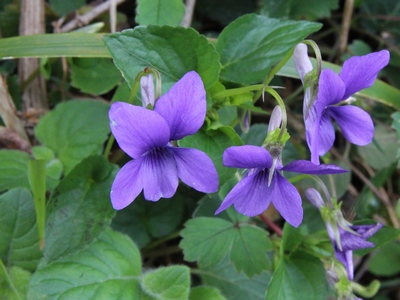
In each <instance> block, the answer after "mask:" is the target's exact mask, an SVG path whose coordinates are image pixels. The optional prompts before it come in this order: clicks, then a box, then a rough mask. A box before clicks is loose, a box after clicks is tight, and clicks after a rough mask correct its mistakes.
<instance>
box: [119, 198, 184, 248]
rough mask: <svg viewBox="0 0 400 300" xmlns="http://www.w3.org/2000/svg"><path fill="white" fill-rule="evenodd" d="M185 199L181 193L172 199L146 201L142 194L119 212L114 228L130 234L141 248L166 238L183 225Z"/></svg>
mask: <svg viewBox="0 0 400 300" xmlns="http://www.w3.org/2000/svg"><path fill="white" fill-rule="evenodd" d="M184 205H185V203H184V197H182V196H180V195H179V193H177V194H175V196H174V197H172V198H171V199H161V200H160V201H157V202H152V201H146V200H144V198H143V194H140V195H139V196H138V197H137V198H136V199H135V201H134V202H133V203H132V204H130V205H129V206H128V207H126V208H124V209H123V210H120V211H118V212H117V216H116V218H114V219H113V223H112V227H113V228H114V229H116V230H118V231H120V232H123V233H125V234H128V235H129V236H130V237H131V238H132V239H133V240H134V241H135V243H136V244H137V245H138V246H139V248H142V247H144V246H145V245H147V244H148V243H149V242H150V241H152V240H153V239H157V238H162V237H165V236H166V235H168V234H171V233H172V232H173V231H175V230H176V229H177V228H178V226H180V225H181V221H182V218H183V213H184Z"/></svg>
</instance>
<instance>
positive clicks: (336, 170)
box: [281, 160, 348, 175]
mask: <svg viewBox="0 0 400 300" xmlns="http://www.w3.org/2000/svg"><path fill="white" fill-rule="evenodd" d="M281 170H283V171H288V172H297V173H302V174H313V175H326V174H340V173H346V172H348V170H345V169H342V168H341V167H339V166H336V165H329V164H322V165H317V164H314V163H312V162H311V161H308V160H296V161H293V162H291V163H289V164H287V165H286V166H284V167H283V168H282V169H281Z"/></svg>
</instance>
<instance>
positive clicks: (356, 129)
mask: <svg viewBox="0 0 400 300" xmlns="http://www.w3.org/2000/svg"><path fill="white" fill-rule="evenodd" d="M389 58H390V54H389V51H387V50H382V51H379V52H374V53H370V54H367V55H364V56H354V57H351V58H350V59H348V60H346V61H345V62H344V64H343V68H342V70H341V72H340V75H338V74H336V73H335V72H333V71H332V70H330V69H325V70H323V71H322V72H321V74H320V77H319V82H318V93H317V97H316V100H315V102H314V103H312V105H311V107H310V110H309V112H308V114H305V115H304V119H305V120H304V122H305V127H306V138H307V143H308V146H309V148H310V151H311V161H312V162H313V163H315V164H319V156H322V155H324V154H326V153H327V152H328V151H329V149H331V148H332V146H333V142H334V140H335V129H334V127H333V124H332V120H331V118H333V119H335V120H336V122H337V124H338V125H339V128H340V129H341V131H342V134H343V136H344V137H345V138H346V139H347V140H348V141H349V142H350V143H353V144H356V145H359V146H364V145H367V144H369V143H370V142H371V141H372V139H373V136H374V124H373V122H372V119H371V117H370V116H369V114H368V113H367V112H365V111H364V110H362V109H361V108H359V107H357V106H353V105H343V106H341V105H339V104H341V103H340V102H342V101H345V100H347V99H348V98H349V97H350V96H351V95H353V94H354V93H356V92H358V91H360V90H362V89H365V88H368V87H370V86H371V85H372V84H373V83H374V81H375V79H376V77H377V75H378V73H379V71H380V70H382V68H384V67H385V66H386V65H387V64H388V62H389ZM304 105H306V106H307V107H308V105H309V103H304Z"/></svg>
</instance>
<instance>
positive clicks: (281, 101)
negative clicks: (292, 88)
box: [265, 87, 287, 142]
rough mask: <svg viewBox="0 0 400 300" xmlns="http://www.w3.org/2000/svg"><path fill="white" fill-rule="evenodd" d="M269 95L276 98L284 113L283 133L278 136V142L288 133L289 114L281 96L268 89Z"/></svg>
mask: <svg viewBox="0 0 400 300" xmlns="http://www.w3.org/2000/svg"><path fill="white" fill-rule="evenodd" d="M265 91H266V92H267V93H269V94H270V95H271V96H272V97H274V98H275V100H276V101H277V102H278V105H279V107H280V108H281V111H282V126H281V131H280V132H279V136H278V142H279V141H280V140H281V139H282V137H283V135H284V133H285V132H286V126H287V114H286V106H285V103H284V102H283V100H282V98H281V96H279V94H278V93H277V92H276V91H275V90H274V89H272V88H270V87H268V88H266V89H265Z"/></svg>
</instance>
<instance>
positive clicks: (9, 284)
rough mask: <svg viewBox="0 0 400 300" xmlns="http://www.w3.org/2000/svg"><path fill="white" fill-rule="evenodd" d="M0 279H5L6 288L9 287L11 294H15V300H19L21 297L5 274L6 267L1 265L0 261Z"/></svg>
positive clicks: (6, 273) (0, 261)
mask: <svg viewBox="0 0 400 300" xmlns="http://www.w3.org/2000/svg"><path fill="white" fill-rule="evenodd" d="M1 274H3V276H1ZM0 277H3V278H4V279H5V281H6V282H7V284H8V286H9V287H10V289H11V290H12V291H13V293H14V294H15V298H16V299H17V300H21V299H22V298H21V296H20V294H19V293H18V290H17V288H16V287H15V285H14V283H13V282H12V280H11V278H10V275H9V274H8V272H7V269H6V266H5V265H4V264H3V261H2V260H1V259H0Z"/></svg>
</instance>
